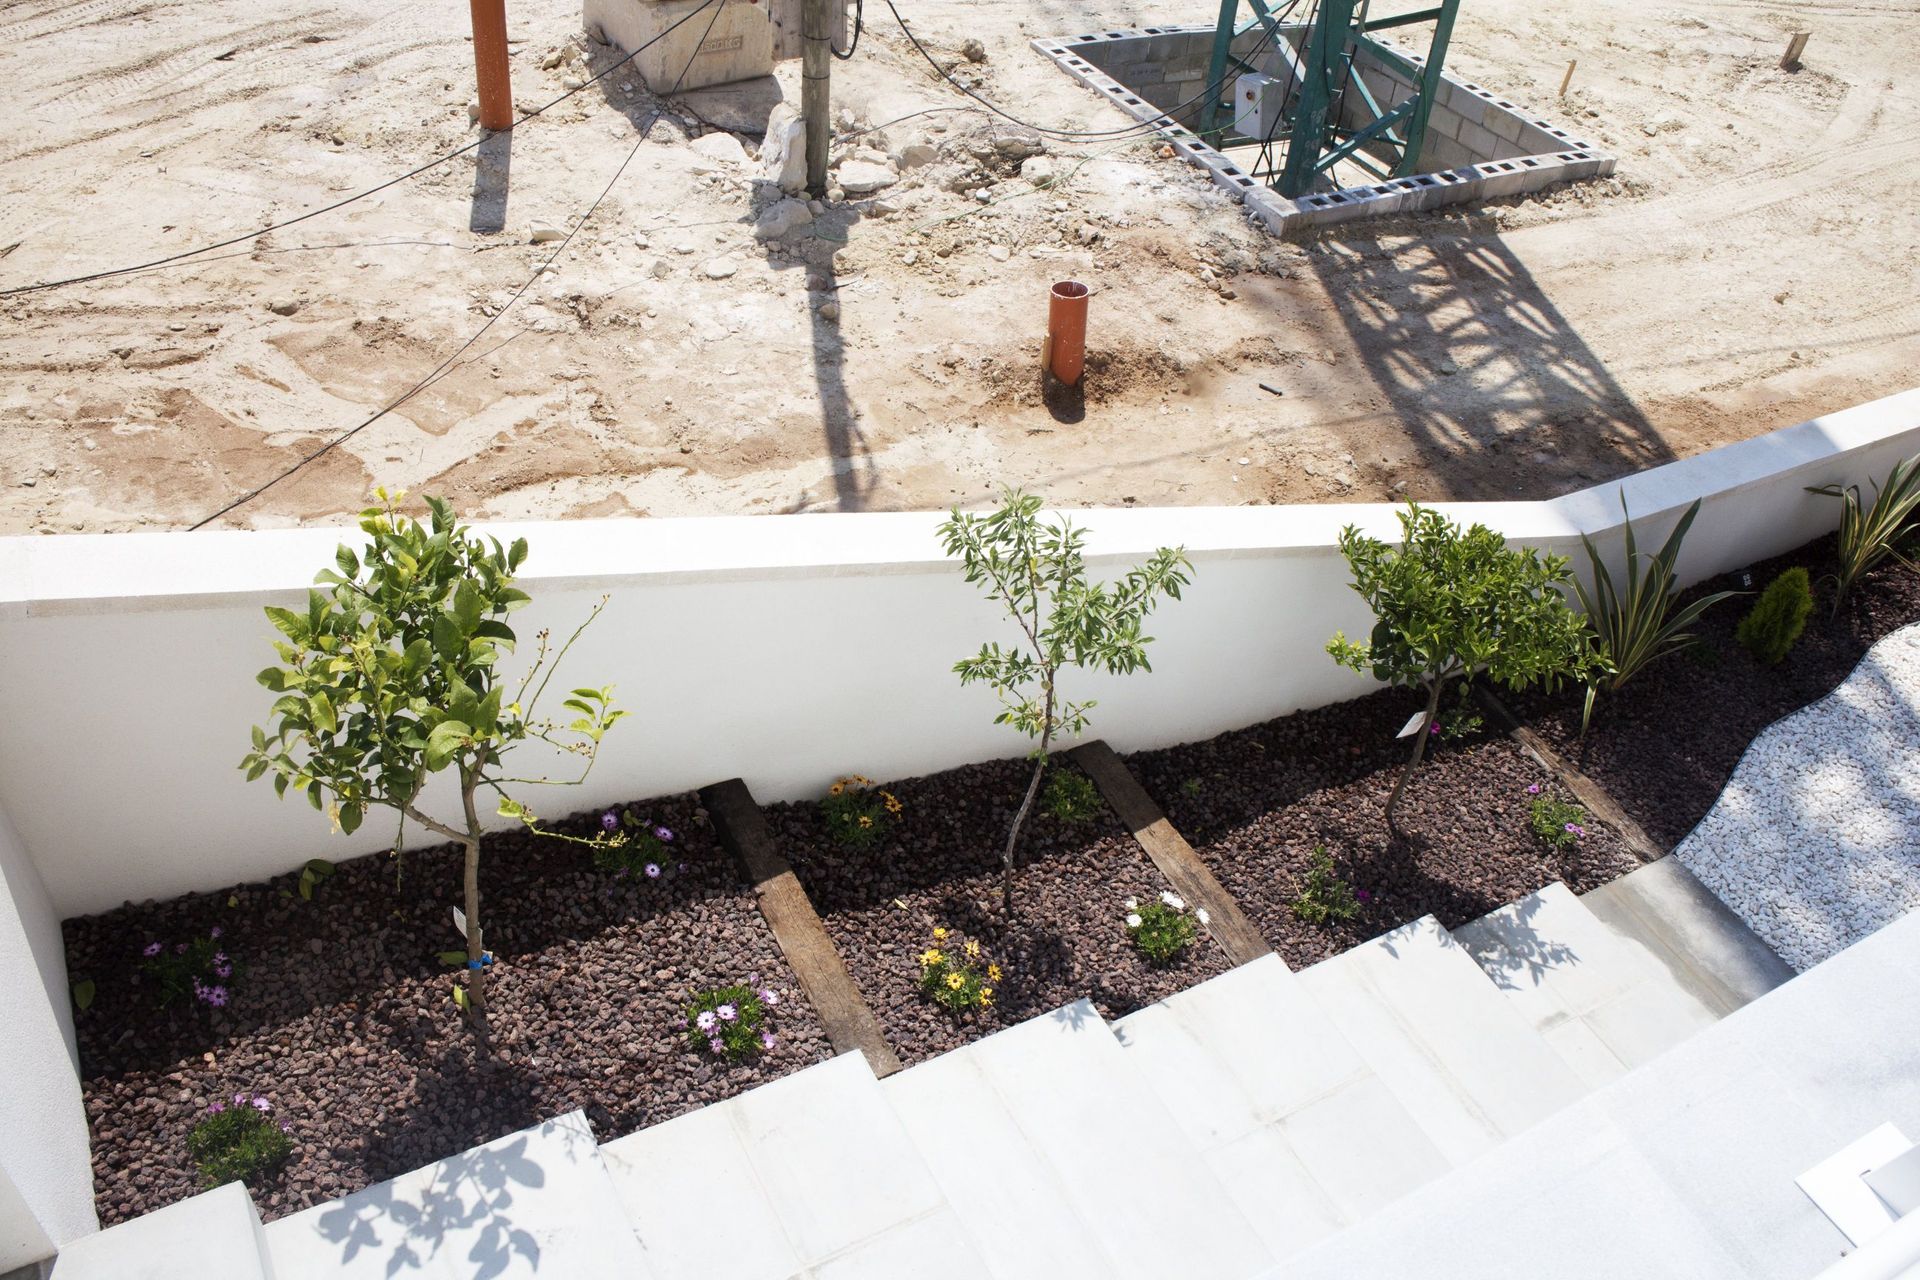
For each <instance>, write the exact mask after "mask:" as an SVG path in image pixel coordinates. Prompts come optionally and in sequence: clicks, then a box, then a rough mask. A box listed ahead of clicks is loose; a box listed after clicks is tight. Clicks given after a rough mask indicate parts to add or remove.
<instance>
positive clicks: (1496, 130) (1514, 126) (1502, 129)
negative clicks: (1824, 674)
mask: <svg viewBox="0 0 1920 1280" xmlns="http://www.w3.org/2000/svg"><path fill="white" fill-rule="evenodd" d="M1480 123H1481V124H1483V125H1485V126H1486V128H1487V131H1488V132H1490V133H1492V134H1493V135H1494V136H1495V137H1496V138H1500V139H1503V140H1504V141H1507V142H1515V143H1517V142H1519V141H1520V134H1521V131H1522V130H1523V129H1525V128H1526V121H1524V120H1522V119H1521V118H1520V117H1519V116H1517V115H1515V114H1514V113H1513V112H1511V111H1502V110H1500V109H1499V108H1498V107H1496V108H1494V109H1493V110H1491V111H1489V112H1487V114H1486V117H1485V118H1484V119H1483V120H1481V122H1480Z"/></svg>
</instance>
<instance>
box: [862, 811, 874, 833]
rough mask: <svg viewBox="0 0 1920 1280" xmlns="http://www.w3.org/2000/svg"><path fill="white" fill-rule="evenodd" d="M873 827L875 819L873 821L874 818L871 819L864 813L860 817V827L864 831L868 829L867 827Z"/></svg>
mask: <svg viewBox="0 0 1920 1280" xmlns="http://www.w3.org/2000/svg"><path fill="white" fill-rule="evenodd" d="M872 825H873V819H872V818H869V817H868V816H867V815H866V814H864V813H863V814H861V815H860V826H861V829H862V830H864V829H866V828H867V827H871V826H872Z"/></svg>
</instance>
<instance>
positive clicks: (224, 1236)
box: [52, 1182, 286, 1280]
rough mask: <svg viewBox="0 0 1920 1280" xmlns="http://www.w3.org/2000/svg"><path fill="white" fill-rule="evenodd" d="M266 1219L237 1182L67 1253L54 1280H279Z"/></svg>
mask: <svg viewBox="0 0 1920 1280" xmlns="http://www.w3.org/2000/svg"><path fill="white" fill-rule="evenodd" d="M285 1274H286V1273H285V1272H278V1273H277V1272H275V1271H274V1269H273V1268H272V1267H271V1265H270V1264H269V1263H268V1262H267V1253H266V1243H265V1239H264V1237H263V1236H262V1234H261V1227H260V1214H259V1212H258V1211H257V1210H256V1209H255V1208H254V1204H253V1198H252V1197H251V1196H249V1195H248V1194H247V1189H246V1188H245V1187H243V1186H241V1185H240V1184H239V1183H237V1182H229V1183H227V1184H226V1185H225V1186H223V1187H215V1188H214V1189H213V1190H212V1191H204V1192H202V1193H201V1194H199V1195H197V1196H194V1197H193V1198H192V1199H189V1200H182V1201H180V1202H179V1203H178V1204H170V1205H168V1206H167V1207H166V1208H164V1209H158V1210H155V1211H154V1212H153V1213H148V1214H143V1215H141V1216H140V1217H138V1218H135V1219H133V1220H132V1221H131V1222H123V1223H121V1224H120V1225H119V1226H117V1227H110V1228H108V1229H107V1230H105V1231H102V1232H100V1233H99V1234H97V1235H91V1236H85V1237H82V1238H81V1239H79V1240H76V1241H74V1242H73V1243H72V1244H70V1245H67V1246H66V1247H65V1248H63V1249H61V1250H60V1256H59V1257H57V1258H55V1259H54V1262H53V1272H52V1275H53V1280H275V1276H276V1275H279V1276H281V1277H283V1280H284V1276H285Z"/></svg>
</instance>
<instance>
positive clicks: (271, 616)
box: [266, 605, 313, 645]
mask: <svg viewBox="0 0 1920 1280" xmlns="http://www.w3.org/2000/svg"><path fill="white" fill-rule="evenodd" d="M266 615H267V621H269V622H271V623H272V624H273V625H274V626H275V627H277V628H279V630H280V633H281V634H282V635H284V636H285V637H286V638H287V639H289V640H291V641H293V642H294V643H295V644H299V645H304V644H306V643H307V639H308V637H310V636H311V635H312V634H313V631H312V629H311V628H310V627H308V626H307V620H306V619H305V618H303V617H301V616H300V615H299V614H297V613H295V612H294V611H293V610H291V609H281V608H278V607H277V606H274V605H268V606H267V608H266Z"/></svg>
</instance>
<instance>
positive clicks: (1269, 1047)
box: [1114, 956, 1450, 1257]
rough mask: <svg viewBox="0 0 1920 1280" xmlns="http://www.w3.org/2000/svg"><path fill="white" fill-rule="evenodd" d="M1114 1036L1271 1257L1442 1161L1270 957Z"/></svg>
mask: <svg viewBox="0 0 1920 1280" xmlns="http://www.w3.org/2000/svg"><path fill="white" fill-rule="evenodd" d="M1114 1034H1115V1035H1116V1036H1117V1037H1118V1038H1119V1040H1120V1043H1121V1044H1122V1045H1123V1046H1124V1047H1125V1048H1126V1052H1127V1057H1128V1060H1129V1061H1131V1062H1132V1063H1133V1064H1134V1065H1135V1066H1136V1067H1137V1068H1138V1069H1139V1071H1140V1073H1141V1074H1142V1075H1143V1076H1144V1077H1145V1078H1146V1080H1147V1082H1148V1083H1149V1085H1150V1086H1151V1087H1152V1088H1153V1090H1154V1092H1155V1093H1156V1094H1157V1095H1158V1097H1159V1098H1160V1101H1161V1103H1162V1104H1163V1105H1165V1107H1166V1108H1167V1110H1168V1111H1169V1112H1170V1113H1171V1114H1172V1115H1173V1117H1174V1119H1175V1121H1176V1122H1177V1123H1178V1124H1179V1125H1180V1126H1181V1129H1182V1130H1183V1131H1184V1132H1185V1133H1186V1135H1187V1137H1188V1139H1189V1140H1190V1141H1192V1142H1193V1143H1194V1145H1195V1146H1196V1147H1197V1148H1199V1149H1200V1150H1201V1151H1202V1152H1203V1153H1204V1157H1205V1160H1206V1163H1207V1165H1208V1167H1209V1168H1210V1169H1211V1170H1212V1171H1213V1173H1214V1175H1215V1177H1216V1178H1218V1179H1219V1181H1220V1182H1221V1184H1222V1185H1223V1186H1225V1187H1226V1189H1227V1193H1228V1194H1229V1195H1230V1196H1231V1197H1232V1198H1233V1200H1234V1202H1235V1204H1237V1205H1238V1206H1239V1208H1240V1210H1241V1212H1242V1213H1243V1214H1245V1215H1246V1217H1247V1219H1248V1220H1249V1221H1250V1222H1252V1223H1253V1224H1254V1226H1255V1229H1256V1230H1258V1231H1259V1232H1260V1234H1261V1236H1262V1238H1263V1239H1264V1240H1265V1241H1266V1243H1267V1245H1268V1247H1269V1249H1271V1250H1272V1251H1273V1253H1274V1254H1275V1256H1277V1257H1286V1256H1288V1255H1289V1254H1291V1253H1293V1252H1295V1251H1296V1250H1299V1249H1301V1248H1304V1247H1305V1246H1307V1245H1309V1244H1311V1243H1312V1242H1313V1241H1315V1240H1317V1239H1319V1238H1321V1237H1322V1236H1325V1235H1328V1234H1330V1233H1332V1232H1333V1231H1336V1230H1338V1229H1339V1228H1341V1227H1343V1226H1346V1225H1348V1224H1349V1223H1352V1222H1356V1221H1358V1220H1360V1219H1361V1218H1363V1217H1365V1216H1366V1215H1367V1214H1369V1213H1371V1212H1373V1211H1374V1210H1376V1209H1378V1208H1380V1207H1381V1206H1383V1205H1385V1204H1387V1203H1389V1202H1391V1201H1393V1200H1395V1199H1397V1198H1398V1197H1400V1196H1402V1195H1404V1194H1406V1193H1407V1192H1409V1191H1411V1190H1413V1189H1414V1188H1416V1187H1418V1186H1421V1185H1422V1184H1424V1183H1426V1182H1428V1181H1430V1180H1431V1179H1433V1178H1436V1177H1438V1176H1440V1175H1441V1174H1442V1173H1444V1172H1446V1170H1447V1169H1448V1168H1449V1167H1450V1166H1449V1165H1448V1163H1447V1161H1446V1160H1445V1159H1444V1158H1443V1157H1442V1156H1441V1154H1440V1152H1439V1151H1438V1150H1437V1149H1436V1148H1435V1147H1434V1145H1433V1142H1432V1141H1431V1140H1430V1139H1429V1138H1428V1137H1427V1135H1426V1133H1425V1132H1424V1131H1422V1130H1421V1128H1420V1126H1419V1125H1418V1124H1417V1123H1416V1122H1415V1121H1414V1118H1413V1117H1412V1116H1411V1115H1410V1114H1409V1113H1408V1112H1407V1109H1406V1108H1405V1107H1403V1106H1402V1105H1401V1104H1400V1102H1399V1100H1398V1099H1396V1098H1395V1097H1394V1096H1393V1094H1392V1092H1391V1091H1390V1090H1389V1089H1388V1088H1387V1087H1386V1086H1385V1085H1384V1084H1383V1083H1382V1082H1381V1081H1380V1079H1379V1077H1377V1076H1376V1075H1374V1073H1373V1071H1372V1069H1371V1068H1369V1067H1368V1066H1367V1064H1366V1062H1365V1061H1364V1060H1363V1059H1362V1058H1361V1057H1360V1055H1359V1054H1358V1053H1357V1052H1356V1051H1355V1050H1354V1048H1353V1046H1352V1045H1350V1044H1349V1043H1347V1040H1346V1038H1345V1037H1344V1036H1342V1035H1341V1034H1340V1032H1339V1031H1338V1030H1337V1029H1336V1028H1335V1026H1334V1024H1333V1022H1332V1020H1331V1019H1330V1018H1329V1017H1328V1016H1327V1014H1326V1013H1325V1011H1323V1010H1322V1009H1321V1008H1320V1007H1319V1005H1318V1004H1317V1003H1316V1002H1315V1001H1314V1000H1313V998H1312V997H1311V996H1310V995H1309V994H1308V993H1307V990H1306V987H1305V985H1304V984H1303V983H1302V982H1301V981H1300V980H1299V979H1298V977H1296V976H1295V975H1294V974H1293V973H1291V972H1289V971H1288V969H1287V967H1286V965H1285V964H1284V963H1283V962H1282V961H1281V959H1280V958H1279V957H1278V956H1264V957H1262V958H1261V959H1259V960H1255V961H1253V962H1251V963H1249V964H1244V965H1241V966H1240V967H1238V968H1236V969H1233V970H1230V971H1228V972H1227V973H1224V974H1222V975H1220V976H1219V977H1217V978H1212V979H1209V980H1208V981H1206V982H1203V983H1201V984H1200V985H1198V986H1196V987H1191V988H1189V989H1187V990H1185V991H1182V992H1180V993H1179V994H1177V995H1174V996H1170V997H1168V998H1167V999H1165V1000H1163V1001H1160V1002H1159V1003H1157V1004H1154V1005H1150V1006H1148V1007H1147V1008H1145V1009H1142V1010H1140V1011H1139V1012H1137V1013H1134V1014H1130V1015H1128V1016H1127V1017H1125V1018H1122V1019H1120V1021H1119V1022H1118V1023H1116V1024H1115V1026H1114Z"/></svg>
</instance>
